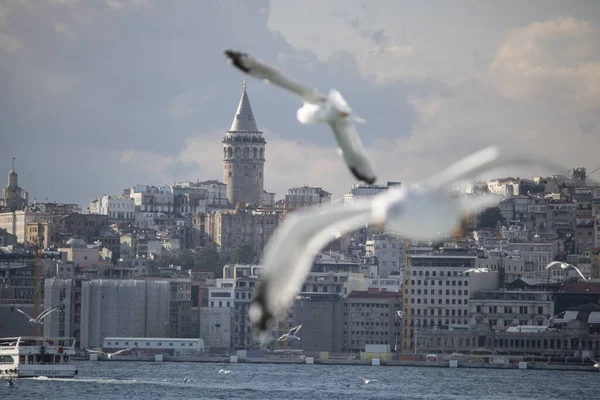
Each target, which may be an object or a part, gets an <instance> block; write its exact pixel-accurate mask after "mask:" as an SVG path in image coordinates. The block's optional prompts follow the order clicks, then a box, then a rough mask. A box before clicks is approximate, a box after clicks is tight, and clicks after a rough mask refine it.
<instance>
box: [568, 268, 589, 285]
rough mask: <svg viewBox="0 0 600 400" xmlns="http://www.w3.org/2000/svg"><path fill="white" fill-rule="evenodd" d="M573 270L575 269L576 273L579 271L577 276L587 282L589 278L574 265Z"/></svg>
mask: <svg viewBox="0 0 600 400" xmlns="http://www.w3.org/2000/svg"><path fill="white" fill-rule="evenodd" d="M571 268H573V269H574V270H575V271H577V274H579V276H580V277H581V279H583V281H584V282H586V281H587V278H586V277H585V276H584V275H583V273H582V272H581V271H580V270H579V268H577V267H576V266H574V265H571Z"/></svg>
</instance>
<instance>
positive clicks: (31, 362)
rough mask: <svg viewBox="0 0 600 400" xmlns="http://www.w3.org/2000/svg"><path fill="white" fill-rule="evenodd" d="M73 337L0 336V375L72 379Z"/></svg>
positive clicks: (73, 371) (74, 370)
mask: <svg viewBox="0 0 600 400" xmlns="http://www.w3.org/2000/svg"><path fill="white" fill-rule="evenodd" d="M74 355H75V338H72V337H40V336H19V337H9V338H0V378H4V379H8V378H33V377H39V376H45V377H52V378H73V377H74V376H75V375H77V369H75V365H74V364H73V362H72V357H73V356H74Z"/></svg>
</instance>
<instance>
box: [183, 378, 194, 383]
mask: <svg viewBox="0 0 600 400" xmlns="http://www.w3.org/2000/svg"><path fill="white" fill-rule="evenodd" d="M188 382H196V380H195V379H194V378H185V379H184V380H183V383H188Z"/></svg>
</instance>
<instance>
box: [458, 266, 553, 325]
mask: <svg viewBox="0 0 600 400" xmlns="http://www.w3.org/2000/svg"><path fill="white" fill-rule="evenodd" d="M479 275H481V274H479ZM469 310H470V314H471V317H470V323H471V324H472V325H473V324H481V323H485V324H489V325H490V326H491V327H492V328H495V329H496V330H506V329H507V328H508V327H511V326H518V325H530V326H531V325H534V326H547V325H548V322H549V319H550V318H552V317H553V316H554V301H553V300H552V293H550V292H540V291H522V290H502V291H482V292H480V293H476V294H474V296H473V298H471V300H470V303H469Z"/></svg>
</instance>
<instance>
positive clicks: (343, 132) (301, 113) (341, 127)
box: [225, 50, 377, 185]
mask: <svg viewBox="0 0 600 400" xmlns="http://www.w3.org/2000/svg"><path fill="white" fill-rule="evenodd" d="M225 56H226V57H227V58H228V59H229V61H230V62H231V63H232V64H233V65H234V66H235V67H237V68H238V69H240V70H242V71H243V72H245V73H248V74H250V75H251V76H254V77H256V78H259V79H263V80H264V81H265V83H273V84H275V85H277V86H279V87H281V88H283V89H286V90H289V91H291V92H293V93H295V94H296V95H298V96H300V98H301V99H302V101H303V102H304V105H303V106H302V107H301V108H299V109H298V111H297V113H296V117H297V118H298V121H300V122H301V123H302V124H318V123H326V124H328V125H329V126H330V127H331V129H332V130H333V133H334V135H335V139H336V141H337V144H338V146H339V147H338V153H339V154H340V155H341V156H342V157H344V160H345V162H346V164H347V166H348V168H349V169H350V171H351V172H352V174H353V175H354V177H355V178H356V179H358V180H360V181H363V182H365V183H368V184H370V185H371V184H373V183H375V181H376V180H377V173H376V172H375V167H374V166H373V163H372V161H371V159H370V158H369V157H368V155H367V153H366V151H365V149H364V147H363V145H362V143H361V141H360V137H359V135H358V131H357V130H356V127H355V126H354V124H353V123H352V122H351V120H354V121H356V122H364V120H363V119H362V118H359V117H356V116H355V115H353V114H352V109H351V108H350V106H349V105H348V103H347V102H346V100H344V98H343V97H342V95H341V94H340V92H338V91H337V90H335V89H332V90H330V91H329V95H328V96H324V95H323V94H321V93H319V92H317V91H316V90H314V89H312V88H309V87H306V86H304V85H303V84H301V83H300V82H298V81H296V80H294V79H290V78H288V77H286V76H285V75H283V74H282V73H281V72H280V71H278V70H277V69H275V68H273V67H271V66H269V65H267V64H264V63H262V62H260V61H258V60H256V59H255V58H253V57H250V56H249V55H248V54H246V53H241V52H238V51H232V50H226V51H225Z"/></svg>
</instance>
